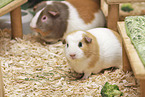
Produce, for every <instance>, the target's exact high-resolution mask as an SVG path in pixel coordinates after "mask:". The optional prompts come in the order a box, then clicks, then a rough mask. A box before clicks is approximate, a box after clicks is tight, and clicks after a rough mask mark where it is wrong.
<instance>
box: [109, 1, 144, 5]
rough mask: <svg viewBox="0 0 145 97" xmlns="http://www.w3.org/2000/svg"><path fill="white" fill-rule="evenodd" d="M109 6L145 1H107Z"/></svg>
mask: <svg viewBox="0 0 145 97" xmlns="http://www.w3.org/2000/svg"><path fill="white" fill-rule="evenodd" d="M106 2H107V4H120V3H135V2H145V0H106Z"/></svg>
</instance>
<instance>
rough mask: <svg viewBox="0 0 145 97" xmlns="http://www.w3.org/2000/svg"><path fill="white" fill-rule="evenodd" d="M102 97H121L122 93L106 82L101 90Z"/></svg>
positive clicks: (116, 87) (115, 86)
mask: <svg viewBox="0 0 145 97" xmlns="http://www.w3.org/2000/svg"><path fill="white" fill-rule="evenodd" d="M101 96H102V97H120V96H123V93H122V92H121V91H120V90H119V87H118V86H117V85H111V84H109V83H108V82H106V83H105V85H104V86H103V88H102V89H101Z"/></svg>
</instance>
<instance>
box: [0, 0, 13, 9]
mask: <svg viewBox="0 0 145 97" xmlns="http://www.w3.org/2000/svg"><path fill="white" fill-rule="evenodd" d="M12 1H14V0H0V8H2V7H4V6H6V5H7V4H9V3H10V2H12Z"/></svg>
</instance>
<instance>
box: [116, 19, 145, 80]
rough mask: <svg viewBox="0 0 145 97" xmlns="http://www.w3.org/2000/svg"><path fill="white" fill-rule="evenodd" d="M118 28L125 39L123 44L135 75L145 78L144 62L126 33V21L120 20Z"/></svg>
mask: <svg viewBox="0 0 145 97" xmlns="http://www.w3.org/2000/svg"><path fill="white" fill-rule="evenodd" d="M118 30H119V32H120V35H121V37H122V39H123V40H122V41H123V45H124V47H125V50H126V53H127V56H128V59H129V61H130V64H131V67H132V70H133V72H134V75H135V77H136V78H138V79H145V67H144V65H143V64H142V62H141V60H140V58H139V56H138V54H137V52H136V49H135V48H134V46H133V45H132V43H131V41H130V38H129V37H128V36H127V34H126V29H125V24H124V22H118Z"/></svg>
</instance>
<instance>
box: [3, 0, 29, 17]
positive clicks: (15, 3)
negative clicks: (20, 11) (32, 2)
mask: <svg viewBox="0 0 145 97" xmlns="http://www.w3.org/2000/svg"><path fill="white" fill-rule="evenodd" d="M25 2H27V0H14V1H12V2H11V3H9V4H8V5H6V6H5V7H3V8H1V9H0V16H2V15H4V14H6V13H8V12H10V11H12V10H13V9H15V8H17V7H19V6H20V5H22V4H24V3H25Z"/></svg>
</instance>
